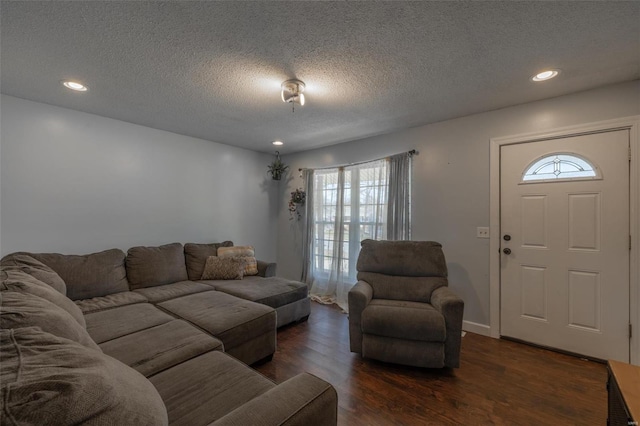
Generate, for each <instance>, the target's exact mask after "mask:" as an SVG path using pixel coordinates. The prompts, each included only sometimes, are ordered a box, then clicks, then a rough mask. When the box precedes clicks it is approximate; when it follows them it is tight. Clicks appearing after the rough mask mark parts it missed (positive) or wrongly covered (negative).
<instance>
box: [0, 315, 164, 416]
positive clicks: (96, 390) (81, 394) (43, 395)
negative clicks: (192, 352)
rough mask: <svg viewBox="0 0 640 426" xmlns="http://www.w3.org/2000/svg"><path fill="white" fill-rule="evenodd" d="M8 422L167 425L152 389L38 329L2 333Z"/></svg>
mask: <svg viewBox="0 0 640 426" xmlns="http://www.w3.org/2000/svg"><path fill="white" fill-rule="evenodd" d="M0 352H1V353H2V364H0V383H1V387H0V400H1V401H2V411H3V413H2V414H3V416H2V417H3V418H4V419H6V420H7V424H9V423H11V424H20V425H54V424H56V425H77V424H87V425H90V424H91V425H149V426H151V425H153V426H156V425H166V424H168V421H167V412H166V408H165V406H164V403H163V402H162V399H161V398H160V395H159V394H158V391H157V390H156V389H155V388H154V387H153V385H152V384H151V383H150V382H149V381H148V380H147V379H145V378H144V377H143V376H142V375H141V374H140V373H138V372H137V371H135V370H133V369H131V368H129V367H127V366H126V365H124V364H122V363H121V362H119V361H117V360H115V359H113V358H111V357H108V356H106V355H104V354H102V353H99V352H96V351H94V350H90V349H87V348H85V347H83V346H81V345H79V344H77V343H75V342H71V341H69V340H66V339H62V338H59V337H56V336H53V335H51V334H49V333H45V332H43V331H42V330H39V329H37V328H20V329H14V330H0Z"/></svg>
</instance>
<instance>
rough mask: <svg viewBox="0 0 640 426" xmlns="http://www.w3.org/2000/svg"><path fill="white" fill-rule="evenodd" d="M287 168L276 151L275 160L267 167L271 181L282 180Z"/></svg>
mask: <svg viewBox="0 0 640 426" xmlns="http://www.w3.org/2000/svg"><path fill="white" fill-rule="evenodd" d="M288 168H289V166H287V165H286V164H284V163H283V162H282V160H281V159H280V152H278V151H276V159H275V160H273V163H271V164H269V165H268V166H267V169H268V171H269V173H270V174H271V179H273V180H280V179H282V175H283V174H284V173H285V172H286V171H287V169H288Z"/></svg>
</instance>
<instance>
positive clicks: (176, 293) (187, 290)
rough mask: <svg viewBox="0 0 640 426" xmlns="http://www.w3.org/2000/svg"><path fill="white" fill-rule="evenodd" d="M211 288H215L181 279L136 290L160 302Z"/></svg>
mask: <svg viewBox="0 0 640 426" xmlns="http://www.w3.org/2000/svg"><path fill="white" fill-rule="evenodd" d="M209 290H213V287H211V286H209V285H206V284H202V283H194V282H193V281H180V282H177V283H172V284H166V285H159V286H156V287H148V288H139V289H137V290H134V292H135V293H139V294H141V295H142V296H144V297H145V298H146V299H147V300H149V302H151V303H160V302H164V301H165V300H169V299H175V298H176V297H180V296H186V295H187V294H193V293H200V292H203V291H209Z"/></svg>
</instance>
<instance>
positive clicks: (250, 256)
mask: <svg viewBox="0 0 640 426" xmlns="http://www.w3.org/2000/svg"><path fill="white" fill-rule="evenodd" d="M218 257H221V258H229V257H241V258H243V259H245V261H246V266H245V270H244V275H258V261H257V260H256V258H255V251H254V249H253V246H235V247H218Z"/></svg>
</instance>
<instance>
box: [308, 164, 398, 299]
mask: <svg viewBox="0 0 640 426" xmlns="http://www.w3.org/2000/svg"><path fill="white" fill-rule="evenodd" d="M405 156H406V154H405ZM390 165H391V162H390V158H387V159H383V160H377V161H371V162H367V163H363V164H358V165H354V166H348V167H340V168H335V169H322V170H315V171H312V172H308V173H305V179H306V181H305V185H306V190H307V194H311V197H309V195H307V212H308V214H307V215H306V218H307V223H306V230H307V232H306V233H305V235H306V239H305V241H304V243H305V248H304V249H303V255H304V266H303V276H302V278H303V281H305V282H306V283H307V284H309V285H310V286H311V291H310V294H311V298H312V299H313V300H315V301H317V302H320V303H336V304H338V306H340V307H341V308H342V309H343V310H344V311H347V297H348V293H349V290H350V289H351V288H352V287H353V286H354V285H355V283H356V282H357V278H356V275H357V271H356V262H357V259H358V254H359V252H360V241H362V240H364V239H368V238H370V239H377V240H381V239H386V238H387V232H388V229H389V227H388V224H387V220H388V218H389V217H391V216H390V215H389V209H390V205H389V194H390V186H389V185H390V178H391V176H390V174H389V172H390ZM405 182H406V181H405ZM396 192H397V191H396ZM407 225H408V224H407ZM394 232H395V231H394Z"/></svg>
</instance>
